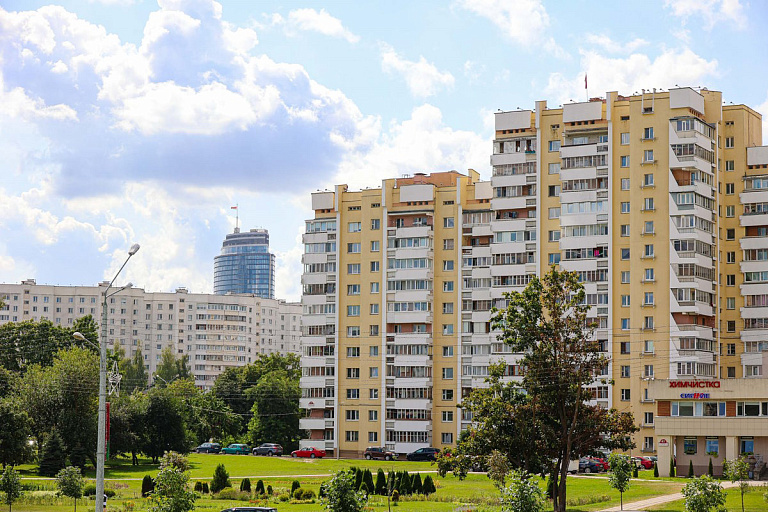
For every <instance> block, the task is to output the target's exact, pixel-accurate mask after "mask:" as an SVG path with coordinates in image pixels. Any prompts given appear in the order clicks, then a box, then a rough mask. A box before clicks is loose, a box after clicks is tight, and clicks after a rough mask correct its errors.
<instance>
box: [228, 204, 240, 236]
mask: <svg viewBox="0 0 768 512" xmlns="http://www.w3.org/2000/svg"><path fill="white" fill-rule="evenodd" d="M239 208H240V203H236V204H235V206H230V207H229V209H230V210H235V233H239V232H240V209H239Z"/></svg>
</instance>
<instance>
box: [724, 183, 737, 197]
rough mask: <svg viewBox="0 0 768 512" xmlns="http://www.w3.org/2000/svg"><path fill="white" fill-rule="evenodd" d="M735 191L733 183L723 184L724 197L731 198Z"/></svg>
mask: <svg viewBox="0 0 768 512" xmlns="http://www.w3.org/2000/svg"><path fill="white" fill-rule="evenodd" d="M735 191H736V184H735V183H726V184H725V195H727V196H732V195H733V194H734V193H735Z"/></svg>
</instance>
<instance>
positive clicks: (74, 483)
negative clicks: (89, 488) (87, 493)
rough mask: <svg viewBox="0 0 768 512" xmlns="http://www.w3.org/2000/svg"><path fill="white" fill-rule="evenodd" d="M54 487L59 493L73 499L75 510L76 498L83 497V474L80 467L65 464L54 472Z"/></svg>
mask: <svg viewBox="0 0 768 512" xmlns="http://www.w3.org/2000/svg"><path fill="white" fill-rule="evenodd" d="M56 487H58V488H59V493H60V494H63V495H64V496H68V497H70V498H74V500H75V512H77V500H78V499H79V498H82V497H83V475H82V474H80V468H76V467H73V466H67V467H66V468H64V469H62V470H61V471H59V472H58V473H56Z"/></svg>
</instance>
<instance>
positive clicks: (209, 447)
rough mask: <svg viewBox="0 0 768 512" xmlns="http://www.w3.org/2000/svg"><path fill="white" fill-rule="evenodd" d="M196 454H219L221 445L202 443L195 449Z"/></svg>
mask: <svg viewBox="0 0 768 512" xmlns="http://www.w3.org/2000/svg"><path fill="white" fill-rule="evenodd" d="M195 451H196V452H197V453H219V452H220V451H221V445H220V444H219V443H203V444H201V445H200V446H198V447H197V448H195Z"/></svg>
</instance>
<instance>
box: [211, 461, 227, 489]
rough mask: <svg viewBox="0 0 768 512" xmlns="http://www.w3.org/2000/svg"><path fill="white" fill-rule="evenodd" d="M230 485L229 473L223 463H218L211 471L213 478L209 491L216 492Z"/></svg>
mask: <svg viewBox="0 0 768 512" xmlns="http://www.w3.org/2000/svg"><path fill="white" fill-rule="evenodd" d="M227 487H232V482H230V481H229V473H228V472H227V468H225V467H224V464H219V465H218V466H216V469H215V470H214V471H213V480H212V481H211V492H212V493H218V492H220V491H221V490H222V489H225V488H227Z"/></svg>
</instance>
